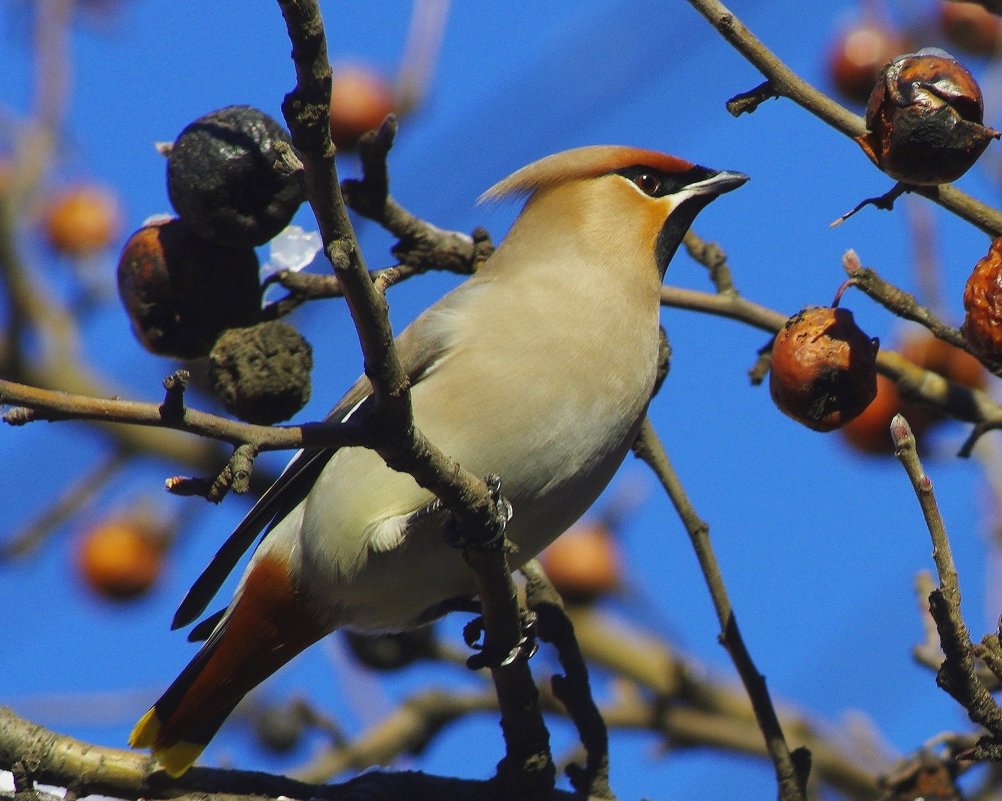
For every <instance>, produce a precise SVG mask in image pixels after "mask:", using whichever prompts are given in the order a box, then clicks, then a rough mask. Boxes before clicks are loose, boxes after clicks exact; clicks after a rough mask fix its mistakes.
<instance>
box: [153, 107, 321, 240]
mask: <svg viewBox="0 0 1002 801" xmlns="http://www.w3.org/2000/svg"><path fill="white" fill-rule="evenodd" d="M291 147H292V146H291V143H290V141H289V135H288V134H287V133H286V132H285V129H283V128H282V126H280V125H279V124H278V123H277V122H276V121H275V120H274V119H272V118H271V117H269V116H268V115H267V114H265V113H264V112H263V111H259V110H258V109H256V108H251V107H250V106H228V107H226V108H222V109H219V110H218V111H213V112H211V113H209V114H206V115H205V116H204V117H200V118H199V119H197V120H195V121H194V122H193V123H191V125H189V126H188V127H187V128H185V129H184V130H183V131H181V135H180V136H178V138H177V140H176V141H175V142H174V144H173V146H172V147H171V148H170V155H169V156H168V158H167V193H168V195H169V196H170V201H171V203H172V204H173V205H174V208H175V209H176V210H177V213H178V215H179V216H180V217H181V219H183V220H184V221H185V222H186V223H188V225H190V226H191V227H192V228H193V229H194V230H195V232H196V233H197V234H198V235H199V236H201V237H202V238H203V239H207V240H208V241H210V242H215V243H216V244H218V245H224V246H227V247H247V246H253V245H263V244H264V243H265V242H267V241H268V240H269V239H271V238H272V237H274V236H275V235H276V234H277V233H278V232H279V231H281V230H282V229H283V228H285V227H286V226H287V225H288V224H289V221H290V220H291V219H292V215H293V214H295V213H296V209H298V208H299V206H300V204H301V203H302V202H303V199H304V192H303V185H302V181H301V178H300V175H299V174H298V173H297V172H295V171H293V170H292V169H291V168H290V167H289V166H288V163H287V161H286V158H285V156H286V155H287V153H288V152H291Z"/></svg>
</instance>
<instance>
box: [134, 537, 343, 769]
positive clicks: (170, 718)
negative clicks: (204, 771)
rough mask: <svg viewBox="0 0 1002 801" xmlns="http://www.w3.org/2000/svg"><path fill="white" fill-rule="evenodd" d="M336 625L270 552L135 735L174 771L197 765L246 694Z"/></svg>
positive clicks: (137, 743) (137, 744)
mask: <svg viewBox="0 0 1002 801" xmlns="http://www.w3.org/2000/svg"><path fill="white" fill-rule="evenodd" d="M329 631H330V627H328V626H323V625H321V624H320V622H319V621H318V620H317V619H316V617H315V616H313V615H310V614H308V613H307V610H306V609H305V607H304V604H303V602H302V601H301V599H300V598H298V597H297V594H296V592H295V588H294V584H293V581H292V577H291V575H290V573H289V569H288V565H287V564H286V562H285V561H284V560H281V559H278V558H275V557H273V556H265V557H263V558H261V559H258V560H256V562H255V563H254V564H253V565H252V567H251V569H250V571H249V572H248V574H247V576H246V578H245V581H244V583H243V586H242V588H241V590H240V592H239V595H238V597H237V598H236V599H235V600H234V601H233V604H232V605H231V608H230V609H229V610H228V611H227V614H226V615H225V617H224V618H223V620H222V621H221V622H220V624H219V625H218V626H217V628H216V630H215V631H214V632H213V633H212V636H211V637H209V639H208V641H207V642H206V643H205V645H204V646H202V649H201V650H200V651H199V652H198V654H196V656H195V658H194V659H192V661H191V662H190V663H189V664H188V666H187V667H186V668H185V669H184V670H183V671H182V672H181V675H180V676H178V677H177V678H176V679H175V680H174V682H173V684H171V686H170V687H168V688H167V691H166V692H165V693H164V694H163V695H162V696H161V697H160V700H159V701H157V702H156V703H155V704H154V705H153V706H152V707H151V708H150V709H149V711H147V713H146V714H145V715H143V717H142V718H140V720H139V722H138V723H137V724H136V727H135V728H134V729H133V730H132V734H131V735H130V737H129V745H130V746H131V747H133V748H150V749H152V751H153V756H154V757H156V759H157V761H158V762H159V763H160V764H161V766H162V767H163V768H164V770H166V771H167V772H168V773H169V774H171V775H172V776H180V775H181V774H182V773H184V772H185V771H186V770H188V768H190V767H191V766H192V764H193V763H194V762H195V760H196V759H197V758H198V755H199V754H201V753H202V750H203V749H204V748H205V746H206V745H208V743H209V740H211V739H212V737H213V735H215V733H216V732H217V731H218V730H219V727H220V726H221V725H222V724H223V721H224V720H226V718H227V716H228V715H229V714H230V712H232V711H233V709H234V707H236V705H237V704H238V703H239V702H240V699H241V698H243V697H244V695H246V694H247V693H248V692H250V691H251V690H252V689H253V688H254V687H256V686H257V685H258V684H260V683H261V682H262V681H264V679H266V678H267V677H268V676H270V675H271V674H272V673H274V672H275V671H276V670H278V669H279V668H280V667H281V666H282V665H284V664H285V663H286V662H288V661H289V660H290V659H292V658H293V657H294V656H296V654H298V653H299V652H300V651H302V650H303V649H304V648H306V647H307V646H309V645H312V644H313V643H315V642H316V641H317V640H319V639H320V638H321V637H323V636H324V635H325V634H327V633H328V632H329Z"/></svg>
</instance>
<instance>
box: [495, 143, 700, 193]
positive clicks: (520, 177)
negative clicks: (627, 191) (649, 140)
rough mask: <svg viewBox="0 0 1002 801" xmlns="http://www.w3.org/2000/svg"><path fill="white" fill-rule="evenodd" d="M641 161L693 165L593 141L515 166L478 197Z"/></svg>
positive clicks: (678, 168) (658, 166)
mask: <svg viewBox="0 0 1002 801" xmlns="http://www.w3.org/2000/svg"><path fill="white" fill-rule="evenodd" d="M637 165H643V166H646V167H652V168H653V169H655V170H658V171H659V172H666V173H678V172H685V171H687V170H690V169H692V167H693V166H694V165H693V164H692V163H690V162H688V161H685V160H683V159H680V158H676V157H675V156H669V155H667V154H665V153H659V152H658V151H656V150H645V149H643V148H639V147H624V146H622V145H592V146H590V147H578V148H574V149H572V150H564V151H563V152H561V153H554V154H553V155H552V156H546V157H545V158H541V159H539V161H534V162H532V164H528V165H526V166H525V167H522V169H520V170H516V171H515V172H513V173H512V174H511V175H509V176H508V177H507V178H505V179H503V180H501V181H499V182H498V183H496V184H494V186H492V187H491V188H490V189H488V190H487V191H486V192H484V193H483V194H482V195H481V196H480V197H479V198H478V200H477V202H478V203H483V202H485V201H490V200H502V199H504V198H507V197H518V196H519V195H528V194H531V193H532V192H535V191H536V190H538V189H543V188H545V187H547V186H553V185H555V184H558V183H563V182H564V181H576V180H580V179H583V178H597V177H598V176H600V175H608V174H609V173H613V172H617V171H618V170H622V169H625V168H627V167H633V166H637Z"/></svg>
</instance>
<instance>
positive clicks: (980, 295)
mask: <svg viewBox="0 0 1002 801" xmlns="http://www.w3.org/2000/svg"><path fill="white" fill-rule="evenodd" d="M964 309H965V310H966V312H967V315H966V316H965V317H964V325H963V331H964V337H965V338H966V339H967V342H968V343H969V344H970V346H971V348H972V349H973V350H974V352H975V353H977V354H978V355H979V356H981V357H982V358H983V359H984V360H985V361H987V362H991V363H995V364H998V363H999V362H1002V238H999V239H996V240H995V241H994V242H992V244H991V247H990V248H989V250H988V254H987V255H986V256H985V257H984V258H982V259H981V260H980V261H978V263H977V264H976V265H974V270H973V272H972V273H971V275H970V277H969V278H968V279H967V286H966V287H964Z"/></svg>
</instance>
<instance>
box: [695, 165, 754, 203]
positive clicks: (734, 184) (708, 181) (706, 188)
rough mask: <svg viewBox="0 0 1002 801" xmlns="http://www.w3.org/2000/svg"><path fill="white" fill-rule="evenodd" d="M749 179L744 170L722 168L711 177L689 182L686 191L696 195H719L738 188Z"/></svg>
mask: <svg viewBox="0 0 1002 801" xmlns="http://www.w3.org/2000/svg"><path fill="white" fill-rule="evenodd" d="M747 180H748V176H747V175H745V174H744V173H743V172H731V171H730V170H721V171H720V172H718V173H714V174H713V175H711V176H710V177H709V178H704V179H703V180H702V181H698V182H696V183H694V184H689V186H687V187H686V191H687V192H688V193H690V194H691V195H694V196H695V195H704V196H705V195H709V196H710V197H717V196H718V195H722V194H724V193H725V192H730V191H731V190H732V189H737V188H738V187H739V186H741V184H743V183H744V182H745V181H747Z"/></svg>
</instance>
